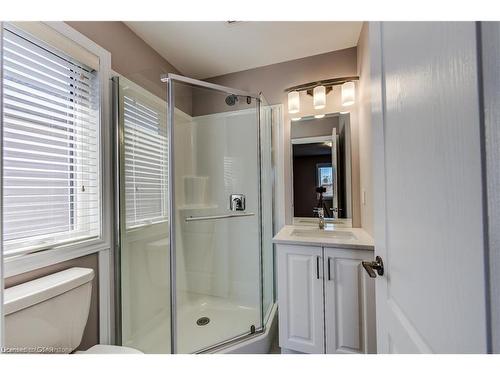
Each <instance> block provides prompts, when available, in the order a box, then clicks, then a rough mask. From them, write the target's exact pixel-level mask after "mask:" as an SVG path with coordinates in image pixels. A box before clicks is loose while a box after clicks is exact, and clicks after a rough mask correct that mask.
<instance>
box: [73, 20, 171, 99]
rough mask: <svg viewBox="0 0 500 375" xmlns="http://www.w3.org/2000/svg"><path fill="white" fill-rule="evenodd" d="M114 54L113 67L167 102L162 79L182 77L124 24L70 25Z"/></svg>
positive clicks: (94, 22) (80, 23)
mask: <svg viewBox="0 0 500 375" xmlns="http://www.w3.org/2000/svg"><path fill="white" fill-rule="evenodd" d="M66 23H67V24H68V25H70V26H71V27H72V28H74V29H76V30H77V31H79V32H80V33H82V34H83V35H85V36H86V37H87V38H89V39H91V40H92V41H94V42H95V43H97V44H99V45H100V46H101V47H103V48H104V49H106V50H108V51H109V52H110V53H111V67H112V68H113V70H114V71H116V72H117V73H120V74H121V75H123V76H125V77H127V78H128V79H130V80H131V81H133V82H135V83H137V84H138V85H140V86H142V87H144V88H145V89H146V90H148V91H150V92H152V93H153V94H155V95H156V96H159V97H160V98H163V99H165V97H166V87H165V84H162V83H161V82H160V76H161V75H162V74H166V73H179V71H178V70H177V69H176V68H175V67H174V66H173V65H172V64H170V63H169V62H168V61H167V60H165V59H164V58H163V57H161V56H160V55H159V54H158V53H157V52H156V51H155V50H154V49H153V48H151V47H150V46H149V45H148V44H146V43H145V42H144V41H143V40H142V39H141V38H139V37H138V36H137V35H136V34H135V33H134V32H133V31H132V30H130V29H129V28H128V27H127V26H126V25H125V24H124V23H123V22H109V21H106V22H100V21H79V22H66Z"/></svg>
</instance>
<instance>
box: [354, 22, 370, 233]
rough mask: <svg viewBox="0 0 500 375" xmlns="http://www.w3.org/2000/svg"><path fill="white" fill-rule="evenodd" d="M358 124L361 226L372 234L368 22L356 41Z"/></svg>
mask: <svg viewBox="0 0 500 375" xmlns="http://www.w3.org/2000/svg"><path fill="white" fill-rule="evenodd" d="M357 60H358V75H359V76H360V79H359V84H358V103H359V105H358V125H359V177H360V179H359V182H360V193H361V200H362V194H363V192H365V197H366V203H365V204H363V203H362V202H361V226H362V227H363V228H364V229H365V230H366V231H367V232H368V233H369V234H370V235H372V236H373V182H372V170H373V168H372V130H371V100H370V99H371V98H370V49H369V40H368V23H367V22H365V23H364V24H363V28H362V29H361V34H360V36H359V41H358V59H357Z"/></svg>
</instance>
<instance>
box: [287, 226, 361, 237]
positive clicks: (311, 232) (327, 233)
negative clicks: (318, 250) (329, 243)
mask: <svg viewBox="0 0 500 375" xmlns="http://www.w3.org/2000/svg"><path fill="white" fill-rule="evenodd" d="M290 235H291V236H295V237H309V238H317V237H322V238H325V237H326V238H338V239H341V240H357V238H356V236H355V235H354V234H353V233H352V232H349V231H340V230H321V229H294V230H292V232H291V233H290Z"/></svg>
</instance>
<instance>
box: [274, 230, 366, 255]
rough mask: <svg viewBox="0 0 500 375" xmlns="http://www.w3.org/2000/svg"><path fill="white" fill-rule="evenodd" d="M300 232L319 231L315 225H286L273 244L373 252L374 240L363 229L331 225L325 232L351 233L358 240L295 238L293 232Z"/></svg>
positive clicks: (312, 237) (275, 237) (321, 237)
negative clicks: (296, 230)
mask: <svg viewBox="0 0 500 375" xmlns="http://www.w3.org/2000/svg"><path fill="white" fill-rule="evenodd" d="M295 229H298V230H307V231H309V230H318V231H319V228H317V226H313V225H285V226H284V227H283V228H281V230H280V231H279V232H278V234H277V235H276V236H274V238H273V243H276V244H289V245H293V244H295V245H308V246H325V247H341V248H345V249H359V250H373V249H374V243H373V238H372V237H371V236H370V235H369V234H368V233H366V231H365V230H363V229H361V228H347V227H344V226H341V225H338V226H337V225H332V224H329V225H327V226H326V228H325V229H324V230H325V231H327V232H329V231H339V232H341V231H342V232H351V233H352V234H354V236H355V237H356V239H346V238H334V237H324V236H314V233H312V234H311V236H310V237H309V236H307V237H303V236H300V237H299V236H295V235H292V231H293V230H295Z"/></svg>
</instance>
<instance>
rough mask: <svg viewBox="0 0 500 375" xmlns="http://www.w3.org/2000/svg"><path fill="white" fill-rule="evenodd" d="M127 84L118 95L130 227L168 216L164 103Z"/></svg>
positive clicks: (126, 201) (126, 207)
mask: <svg viewBox="0 0 500 375" xmlns="http://www.w3.org/2000/svg"><path fill="white" fill-rule="evenodd" d="M127 86H128V88H127V90H124V91H125V92H124V93H123V96H122V103H123V120H124V130H125V132H124V143H125V155H124V158H125V211H126V227H127V228H133V227H137V226H142V225H148V224H153V223H156V222H160V221H164V220H166V219H167V217H168V205H167V200H168V195H167V194H168V190H167V169H168V168H167V165H168V146H167V126H166V113H165V110H166V105H165V103H164V102H160V101H159V99H158V98H156V97H154V96H153V95H152V94H149V93H146V92H144V91H143V90H140V89H139V88H138V89H137V90H134V89H133V88H132V87H133V85H130V84H129V85H127ZM139 90H140V91H139Z"/></svg>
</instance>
